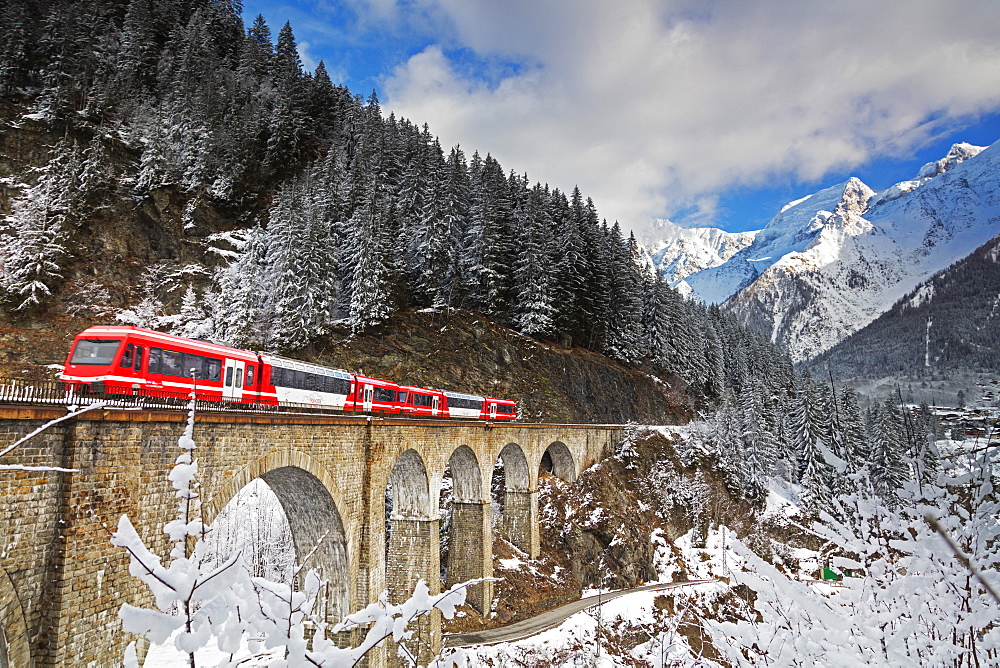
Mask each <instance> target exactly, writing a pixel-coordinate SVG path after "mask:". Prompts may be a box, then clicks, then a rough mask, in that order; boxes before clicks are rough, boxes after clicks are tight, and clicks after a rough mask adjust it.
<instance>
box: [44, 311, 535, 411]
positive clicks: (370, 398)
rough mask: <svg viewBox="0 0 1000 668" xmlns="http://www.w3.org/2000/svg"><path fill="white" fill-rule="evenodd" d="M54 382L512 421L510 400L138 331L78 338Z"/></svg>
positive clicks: (93, 332)
mask: <svg viewBox="0 0 1000 668" xmlns="http://www.w3.org/2000/svg"><path fill="white" fill-rule="evenodd" d="M59 380H60V381H61V382H62V383H64V384H65V386H66V388H67V389H68V390H72V391H74V392H78V393H106V394H140V395H142V394H145V395H150V396H160V397H189V396H190V395H191V390H192V388H193V387H194V388H196V393H197V396H198V398H199V399H203V400H213V401H219V402H225V403H238V404H241V405H265V406H293V407H294V406H298V407H303V406H307V407H311V408H326V409H329V410H333V411H348V412H356V413H370V414H371V413H382V414H396V415H401V416H406V417H432V418H433V417H451V418H466V419H478V420H514V419H516V418H517V405H516V404H515V403H514V402H513V401H509V400H506V399H497V398H492V397H480V396H476V395H471V394H462V393H458V392H445V391H441V390H435V389H431V388H426V387H418V386H414V385H400V384H397V383H393V382H390V381H386V380H381V379H378V378H370V377H367V376H362V375H358V374H353V373H350V372H347V371H342V370H340V369H331V368H328V367H324V366H319V365H317V364H310V363H308V362H302V361H299V360H293V359H287V358H284V357H279V356H277V355H271V354H269V353H258V352H249V351H246V350H238V349H236V348H229V347H227V346H221V345H217V344H214V343H209V342H206V341H198V340H194V339H186V338H183V337H180V336H174V335H172V334H164V333H162V332H155V331H153V330H149V329H144V328H141V327H130V326H104V327H91V328H89V329H86V330H84V331H83V332H81V333H80V334H78V335H77V336H76V338H75V339H74V341H73V347H72V348H71V349H70V352H69V354H68V355H67V358H66V366H65V367H64V369H63V371H62V372H61V373H60V375H59Z"/></svg>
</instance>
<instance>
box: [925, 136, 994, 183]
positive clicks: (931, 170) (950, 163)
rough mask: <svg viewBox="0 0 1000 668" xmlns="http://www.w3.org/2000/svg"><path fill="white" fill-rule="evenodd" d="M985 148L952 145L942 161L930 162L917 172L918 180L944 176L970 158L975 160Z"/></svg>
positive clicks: (962, 144) (963, 144) (970, 145)
mask: <svg viewBox="0 0 1000 668" xmlns="http://www.w3.org/2000/svg"><path fill="white" fill-rule="evenodd" d="M985 148H986V147H985V146H973V145H972V144H966V143H964V142H963V143H961V144H952V146H951V150H949V151H948V153H947V155H945V156H944V157H943V158H941V159H940V160H936V161H934V162H928V163H927V164H926V165H924V166H923V167H921V168H920V171H919V172H917V179H933V178H934V177H935V176H938V175H939V174H944V173H945V172H947V171H948V170H949V169H951V168H952V167H955V166H956V165H958V164H960V163H963V162H965V161H966V160H968V159H969V158H974V157H976V156H977V155H979V154H980V153H982V152H983V150H985Z"/></svg>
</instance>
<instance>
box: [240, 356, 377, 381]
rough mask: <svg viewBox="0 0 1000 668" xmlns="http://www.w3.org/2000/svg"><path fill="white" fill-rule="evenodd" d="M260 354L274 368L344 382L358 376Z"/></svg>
mask: <svg viewBox="0 0 1000 668" xmlns="http://www.w3.org/2000/svg"><path fill="white" fill-rule="evenodd" d="M259 354H260V358H261V359H262V360H264V361H265V362H268V363H270V364H271V365H272V366H280V367H282V368H284V369H294V370H295V371H305V372H308V373H315V374H318V375H321V376H333V377H334V378H342V379H344V380H350V379H351V378H352V377H353V376H355V375H357V374H352V373H351V372H349V371H344V370H343V369H333V368H331V367H328V366H322V365H320V364H313V363H312V362H303V361H302V360H293V359H291V358H288V357H281V356H280V355H272V354H271V353H259Z"/></svg>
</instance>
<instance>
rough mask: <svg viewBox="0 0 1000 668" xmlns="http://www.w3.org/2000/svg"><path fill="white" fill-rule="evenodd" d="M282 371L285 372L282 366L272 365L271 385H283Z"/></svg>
mask: <svg viewBox="0 0 1000 668" xmlns="http://www.w3.org/2000/svg"><path fill="white" fill-rule="evenodd" d="M282 372H284V369H282V368H281V367H280V366H272V367H271V385H274V386H275V387H280V386H281V385H282V383H281V374H282Z"/></svg>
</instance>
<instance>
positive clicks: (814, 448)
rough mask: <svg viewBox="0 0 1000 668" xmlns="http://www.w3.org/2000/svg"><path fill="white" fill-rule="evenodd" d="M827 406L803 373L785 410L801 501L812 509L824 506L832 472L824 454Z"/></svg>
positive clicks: (826, 437) (826, 445)
mask: <svg viewBox="0 0 1000 668" xmlns="http://www.w3.org/2000/svg"><path fill="white" fill-rule="evenodd" d="M829 410H830V406H826V405H824V404H823V402H822V395H821V394H820V392H819V391H818V390H817V388H815V387H814V385H813V383H812V381H811V380H810V379H808V378H805V377H804V378H803V379H802V381H801V383H800V385H799V389H798V393H797V394H796V397H795V399H794V400H793V402H792V407H791V411H790V412H789V421H790V424H789V433H790V437H791V445H792V448H793V450H794V452H795V453H796V455H797V457H798V479H799V483H800V484H801V485H802V502H803V505H804V506H805V507H806V508H809V509H812V510H815V509H818V508H825V507H826V506H827V505H828V502H829V500H830V493H831V485H832V472H831V470H830V467H829V465H828V463H827V461H826V456H825V452H826V451H828V448H829V446H828V444H827V443H826V440H827V439H828V438H829V433H830V428H829V423H828V421H827V419H826V418H827V416H828V415H829V412H828V411H829Z"/></svg>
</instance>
